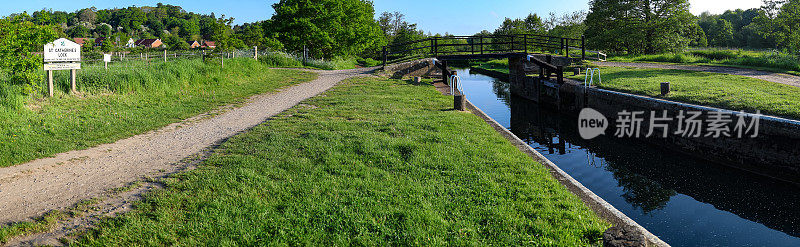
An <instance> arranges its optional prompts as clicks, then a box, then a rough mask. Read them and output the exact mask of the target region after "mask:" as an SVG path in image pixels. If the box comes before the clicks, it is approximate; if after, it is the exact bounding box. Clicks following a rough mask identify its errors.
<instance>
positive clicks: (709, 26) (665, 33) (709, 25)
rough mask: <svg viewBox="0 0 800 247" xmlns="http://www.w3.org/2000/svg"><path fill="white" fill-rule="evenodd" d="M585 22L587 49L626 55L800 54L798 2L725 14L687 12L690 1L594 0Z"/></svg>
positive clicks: (774, 0)
mask: <svg viewBox="0 0 800 247" xmlns="http://www.w3.org/2000/svg"><path fill="white" fill-rule="evenodd" d="M589 5H590V10H589V13H588V15H587V16H586V20H585V26H586V31H585V33H584V34H585V36H586V40H587V45H588V46H590V47H592V48H595V49H603V50H607V51H611V52H619V53H628V54H653V53H662V52H677V51H682V50H683V49H686V48H687V47H689V46H692V47H707V46H711V47H734V48H773V49H783V50H787V51H790V52H798V51H800V0H765V1H764V4H763V6H762V7H761V8H758V9H748V10H741V9H737V10H728V11H726V12H725V13H723V14H719V15H713V14H709V13H703V14H701V15H700V16H694V15H693V14H691V13H689V2H688V0H593V1H590V3H589Z"/></svg>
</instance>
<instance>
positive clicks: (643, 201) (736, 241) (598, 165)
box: [459, 71, 800, 246]
mask: <svg viewBox="0 0 800 247" xmlns="http://www.w3.org/2000/svg"><path fill="white" fill-rule="evenodd" d="M466 72H467V71H463V72H462V71H459V74H460V75H467V73H466ZM462 79H463V80H464V87H465V91H466V92H467V97H468V98H469V100H470V101H472V102H473V103H474V104H476V105H477V106H478V107H479V108H481V109H483V110H484V111H486V112H487V114H489V115H490V116H491V117H492V118H495V120H497V121H498V122H500V123H501V124H503V125H505V126H506V127H508V128H509V129H510V130H511V131H512V132H514V134H516V135H517V136H518V137H520V138H521V139H522V140H523V141H525V142H527V143H528V144H530V145H531V146H532V147H533V148H535V149H536V150H538V151H539V152H541V153H543V154H545V156H547V158H548V159H550V160H551V161H553V162H554V163H555V164H556V165H558V166H559V167H560V168H561V169H563V170H564V171H566V172H567V173H569V174H570V175H571V176H573V177H574V178H575V179H577V180H578V181H580V182H581V183H583V184H584V185H585V186H586V187H588V188H589V189H591V190H592V191H593V192H595V193H596V194H597V195H599V196H600V197H602V198H603V199H605V200H606V201H608V202H609V203H611V204H612V205H614V206H615V207H616V208H617V209H619V210H620V211H622V212H623V213H625V214H626V215H628V216H629V217H631V218H633V219H634V220H635V221H637V222H638V223H639V224H642V225H643V226H645V227H646V228H648V230H650V231H651V232H653V233H654V234H656V235H658V236H659V237H661V238H662V239H663V240H665V241H667V242H668V243H670V244H673V245H675V246H698V245H700V246H709V245H724V246H729V245H737V246H739V245H758V246H761V245H770V246H800V238H798V237H800V207H798V206H800V188H799V187H798V186H794V185H788V184H785V183H783V182H776V181H772V180H770V179H765V178H763V177H761V176H757V175H753V174H750V173H747V172H742V171H739V170H735V169H731V168H728V167H724V166H721V165H718V164H711V163H709V162H707V161H703V160H698V159H694V158H691V157H688V156H687V155H684V154H681V153H679V152H675V151H672V150H669V149H667V148H664V147H660V146H654V145H652V144H649V143H645V142H641V143H639V142H636V141H635V140H630V139H625V140H619V139H615V138H613V137H608V136H600V137H598V138H595V139H592V140H590V141H587V140H583V139H582V138H580V136H579V135H578V132H577V119H576V118H574V117H572V116H565V115H562V114H559V113H557V112H553V111H551V110H548V109H546V108H540V107H539V106H538V105H536V104H535V103H534V102H531V101H528V100H525V99H522V98H519V97H515V96H511V94H510V93H509V91H508V90H509V89H508V88H509V87H508V83H505V82H501V81H498V80H493V79H491V78H489V77H486V76H480V75H469V76H464V78H462ZM490 92H491V93H490Z"/></svg>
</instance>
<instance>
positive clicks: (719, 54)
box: [690, 50, 742, 60]
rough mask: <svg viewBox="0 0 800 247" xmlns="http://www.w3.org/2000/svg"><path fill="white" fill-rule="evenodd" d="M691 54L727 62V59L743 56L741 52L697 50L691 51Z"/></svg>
mask: <svg viewBox="0 0 800 247" xmlns="http://www.w3.org/2000/svg"><path fill="white" fill-rule="evenodd" d="M690 54H692V55H694V56H697V57H703V58H708V59H711V60H726V59H735V58H739V57H741V56H742V51H741V50H736V51H733V50H697V51H691V52H690Z"/></svg>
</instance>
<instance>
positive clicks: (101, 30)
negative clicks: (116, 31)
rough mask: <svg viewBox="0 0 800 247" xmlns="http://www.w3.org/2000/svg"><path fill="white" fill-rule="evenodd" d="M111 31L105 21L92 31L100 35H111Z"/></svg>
mask: <svg viewBox="0 0 800 247" xmlns="http://www.w3.org/2000/svg"><path fill="white" fill-rule="evenodd" d="M111 31H112V28H111V25H108V24H105V23H102V24H100V25H97V28H95V29H94V32H95V33H97V34H98V35H100V37H109V36H111Z"/></svg>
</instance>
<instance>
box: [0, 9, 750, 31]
mask: <svg viewBox="0 0 800 247" xmlns="http://www.w3.org/2000/svg"><path fill="white" fill-rule="evenodd" d="M4 2H5V3H3V8H2V9H0V16H6V15H9V14H11V13H18V12H22V11H28V12H33V11H36V10H40V9H42V8H48V9H53V10H63V11H75V10H78V9H82V8H87V7H91V6H95V7H97V8H100V9H103V8H114V7H127V6H131V5H137V6H154V5H155V4H156V3H159V2H162V3H165V4H173V5H180V6H182V7H183V8H184V9H186V10H188V11H192V12H198V13H211V12H214V13H216V14H217V16H219V15H220V14H225V15H226V16H230V17H235V18H236V24H241V23H244V22H254V21H259V20H264V19H268V18H269V17H270V16H272V13H273V11H272V7H271V6H272V4H273V3H275V2H277V0H227V1H225V0H223V1H220V0H161V1H158V0H156V1H150V0H146V1H130V0H105V1H98V0H88V1H86V0H84V1H73V0H22V1H15V0H11V1H4ZM588 2H589V1H588V0H557V1H552V0H374V3H375V10H376V12H377V13H378V14H379V13H381V12H383V11H400V12H402V13H404V14H405V15H406V18H407V19H408V21H409V22H412V23H418V24H419V27H420V28H421V29H423V30H425V31H430V32H432V33H445V32H449V33H452V34H460V35H468V34H474V33H477V32H480V31H481V30H484V29H486V30H494V29H495V28H497V27H498V26H499V25H500V23H502V22H503V19H504V18H505V17H512V18H519V17H524V16H527V15H528V14H529V13H538V14H539V15H540V16H547V15H548V13H550V12H556V13H557V14H558V13H565V12H573V11H577V10H587V9H588V8H589V5H588ZM690 2H691V3H692V12H693V13H695V14H699V13H701V12H703V11H710V12H712V13H721V12H723V11H724V10H726V9H735V8H745V9H746V8H755V7H758V6H760V4H761V0H690Z"/></svg>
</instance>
